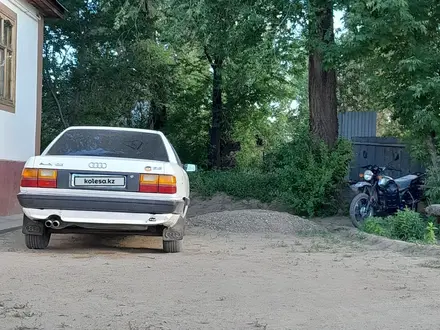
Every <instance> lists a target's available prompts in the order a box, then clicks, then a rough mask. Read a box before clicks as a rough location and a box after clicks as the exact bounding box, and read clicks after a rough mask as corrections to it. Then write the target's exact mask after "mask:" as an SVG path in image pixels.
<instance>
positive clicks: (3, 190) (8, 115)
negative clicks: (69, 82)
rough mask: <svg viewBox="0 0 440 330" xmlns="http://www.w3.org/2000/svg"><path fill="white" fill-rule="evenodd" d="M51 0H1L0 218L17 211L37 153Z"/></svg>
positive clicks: (54, 7) (54, 9) (59, 10)
mask: <svg viewBox="0 0 440 330" xmlns="http://www.w3.org/2000/svg"><path fill="white" fill-rule="evenodd" d="M63 13H64V8H63V7H62V6H61V5H60V4H59V3H58V2H57V1H56V0H0V216H2V215H10V214H15V213H20V208H19V205H18V202H17V198H16V194H17V192H18V189H19V184H20V175H21V171H22V169H23V165H24V163H25V161H26V160H27V159H28V158H29V157H31V156H33V155H35V154H38V153H39V151H40V136H41V102H42V81H43V79H42V74H43V67H42V66H43V36H44V18H60V17H61V16H62V15H63Z"/></svg>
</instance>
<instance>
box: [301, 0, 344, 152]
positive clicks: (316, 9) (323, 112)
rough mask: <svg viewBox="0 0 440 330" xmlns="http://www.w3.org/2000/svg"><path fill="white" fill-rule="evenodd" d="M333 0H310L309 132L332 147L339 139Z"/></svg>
mask: <svg viewBox="0 0 440 330" xmlns="http://www.w3.org/2000/svg"><path fill="white" fill-rule="evenodd" d="M333 5H334V3H333V0H310V1H309V31H308V33H309V36H308V38H309V43H310V54H309V107H310V131H311V133H312V135H313V136H315V137H316V138H318V139H320V140H323V141H324V142H325V143H326V144H327V145H328V146H329V147H332V146H333V145H334V144H335V142H336V140H337V138H338V116H337V99H336V71H335V68H334V67H333V64H332V63H331V62H330V61H329V53H330V52H331V49H332V48H334V45H335V35H334V31H333Z"/></svg>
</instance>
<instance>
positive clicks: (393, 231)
mask: <svg viewBox="0 0 440 330" xmlns="http://www.w3.org/2000/svg"><path fill="white" fill-rule="evenodd" d="M362 229H363V230H364V231H365V232H367V233H369V234H374V235H379V236H384V237H388V238H392V239H398V240H401V241H407V242H424V243H428V244H435V243H436V242H437V240H436V235H435V232H436V231H437V228H436V227H434V224H433V222H432V221H425V220H423V218H422V217H421V215H420V214H419V213H417V212H415V211H411V210H408V209H406V210H404V211H397V213H396V214H395V215H393V216H389V217H387V218H385V219H383V218H377V217H372V218H369V219H367V220H366V221H365V223H364V225H363V228H362Z"/></svg>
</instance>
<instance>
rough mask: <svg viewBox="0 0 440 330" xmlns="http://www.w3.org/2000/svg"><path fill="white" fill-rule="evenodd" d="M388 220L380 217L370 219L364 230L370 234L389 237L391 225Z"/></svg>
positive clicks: (364, 225) (366, 221)
mask: <svg viewBox="0 0 440 330" xmlns="http://www.w3.org/2000/svg"><path fill="white" fill-rule="evenodd" d="M387 220H388V219H383V218H379V217H371V218H368V219H367V220H365V222H364V224H363V227H362V230H363V231H365V232H366V233H369V234H373V235H377V236H385V237H389V236H390V233H389V224H388V223H387Z"/></svg>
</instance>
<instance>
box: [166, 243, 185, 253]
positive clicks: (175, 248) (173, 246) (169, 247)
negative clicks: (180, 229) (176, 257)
mask: <svg viewBox="0 0 440 330" xmlns="http://www.w3.org/2000/svg"><path fill="white" fill-rule="evenodd" d="M182 248H183V240H178V241H163V251H164V252H165V253H178V252H181V251H182Z"/></svg>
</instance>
